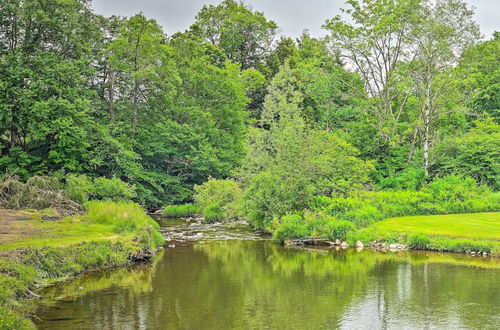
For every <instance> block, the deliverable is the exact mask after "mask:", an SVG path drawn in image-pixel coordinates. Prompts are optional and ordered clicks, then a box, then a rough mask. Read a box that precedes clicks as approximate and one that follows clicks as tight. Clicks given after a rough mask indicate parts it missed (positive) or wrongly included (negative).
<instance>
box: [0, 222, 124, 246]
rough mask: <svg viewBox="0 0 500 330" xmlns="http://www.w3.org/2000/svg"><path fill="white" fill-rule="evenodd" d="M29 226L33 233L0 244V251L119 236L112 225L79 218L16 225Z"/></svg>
mask: <svg viewBox="0 0 500 330" xmlns="http://www.w3.org/2000/svg"><path fill="white" fill-rule="evenodd" d="M24 225H26V226H28V225H29V226H31V227H33V228H34V229H35V232H34V234H33V235H32V236H31V237H29V238H26V239H20V240H17V241H14V242H10V243H6V244H2V245H0V251H6V250H15V249H23V248H28V247H29V248H43V247H63V246H67V245H71V244H77V243H80V242H85V241H101V240H114V239H116V238H118V237H119V235H118V234H117V233H115V232H114V229H113V226H111V225H103V224H93V223H90V222H87V221H85V220H83V219H79V218H73V219H71V218H68V219H65V220H62V221H50V222H42V221H29V220H28V221H19V223H18V224H17V226H20V227H22V226H24Z"/></svg>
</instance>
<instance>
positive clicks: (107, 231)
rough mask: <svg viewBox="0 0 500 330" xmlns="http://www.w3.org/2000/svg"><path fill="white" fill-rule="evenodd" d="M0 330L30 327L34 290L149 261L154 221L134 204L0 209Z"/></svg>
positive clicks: (154, 247)
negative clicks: (72, 210) (62, 210)
mask: <svg viewBox="0 0 500 330" xmlns="http://www.w3.org/2000/svg"><path fill="white" fill-rule="evenodd" d="M0 225H1V228H2V232H1V233H0V244H1V245H0V329H33V328H34V326H33V324H32V323H31V321H29V320H28V319H27V316H29V315H30V312H31V309H32V307H33V304H32V303H31V301H32V299H36V298H37V296H36V294H34V293H33V292H32V291H33V290H34V289H35V288H38V287H42V286H46V285H49V284H51V283H54V282H57V281H61V280H65V279H68V278H70V277H73V276H76V275H79V274H82V273H85V272H89V271H94V270H101V269H105V268H110V267H119V266H125V265H130V264H132V263H134V262H137V261H142V260H148V259H150V258H151V257H152V256H154V255H155V253H156V252H157V251H158V249H159V248H160V247H161V246H162V245H163V237H162V235H161V234H160V233H159V231H158V229H159V226H158V224H157V223H156V222H155V221H154V220H153V219H152V218H150V217H149V216H147V215H146V214H145V213H144V211H143V210H142V209H141V208H140V206H139V205H137V204H133V203H110V202H92V203H89V204H88V205H87V213H85V214H82V215H75V216H70V217H64V218H61V217H59V216H58V215H57V213H56V211H54V210H46V211H13V210H0Z"/></svg>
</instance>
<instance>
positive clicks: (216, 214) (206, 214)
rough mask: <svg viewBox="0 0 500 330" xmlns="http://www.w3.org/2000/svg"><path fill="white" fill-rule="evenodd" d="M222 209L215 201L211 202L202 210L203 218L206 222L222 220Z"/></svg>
mask: <svg viewBox="0 0 500 330" xmlns="http://www.w3.org/2000/svg"><path fill="white" fill-rule="evenodd" d="M224 219H225V217H224V211H223V210H222V207H220V205H219V204H217V203H212V204H210V205H208V206H207V207H205V209H204V210H203V220H204V221H205V222H208V223H214V222H219V221H223V220H224Z"/></svg>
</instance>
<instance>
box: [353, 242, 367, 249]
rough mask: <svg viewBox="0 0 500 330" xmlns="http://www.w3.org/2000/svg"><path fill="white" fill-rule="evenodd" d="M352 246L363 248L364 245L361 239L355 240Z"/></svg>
mask: <svg viewBox="0 0 500 330" xmlns="http://www.w3.org/2000/svg"><path fill="white" fill-rule="evenodd" d="M354 246H355V247H356V248H364V247H365V246H364V245H363V243H362V242H361V241H357V242H356V245H354Z"/></svg>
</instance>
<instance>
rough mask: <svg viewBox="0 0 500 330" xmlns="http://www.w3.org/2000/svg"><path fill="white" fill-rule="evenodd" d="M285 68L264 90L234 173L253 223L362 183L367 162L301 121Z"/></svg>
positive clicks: (297, 98) (297, 93)
mask: <svg viewBox="0 0 500 330" xmlns="http://www.w3.org/2000/svg"><path fill="white" fill-rule="evenodd" d="M296 82H297V81H296V79H295V77H294V76H293V70H292V69H291V68H290V67H289V66H288V64H287V63H285V65H284V66H282V67H281V69H280V71H279V72H278V73H277V74H276V76H275V77H274V79H273V80H272V81H271V83H270V85H269V91H268V95H267V96H266V100H265V102H264V112H263V118H262V121H263V123H264V125H263V126H264V127H265V128H260V129H257V128H256V129H254V130H253V131H251V134H250V139H251V140H250V142H249V144H248V148H249V150H248V153H247V157H246V159H245V161H244V163H243V169H242V172H241V173H240V177H241V179H242V181H243V182H244V183H245V184H246V185H247V187H248V188H247V193H246V205H247V212H248V214H249V217H250V218H251V219H252V220H253V221H254V224H255V225H257V226H260V227H267V226H269V224H270V221H271V220H272V219H273V217H281V216H283V215H285V214H286V213H287V212H294V211H299V210H303V209H305V208H307V206H308V203H309V202H310V200H311V198H312V197H313V196H315V195H327V196H329V195H338V194H345V193H348V192H349V191H351V190H352V189H359V188H360V187H361V184H362V183H365V182H367V181H368V173H369V171H370V170H371V169H372V166H371V164H370V163H368V162H365V161H362V160H360V159H358V158H356V155H357V153H358V151H357V150H356V149H355V148H354V147H352V146H351V145H350V144H348V143H347V142H345V141H343V140H342V139H340V138H339V137H337V136H336V135H335V134H333V133H331V132H328V131H326V130H319V129H315V128H313V126H311V125H309V124H308V123H307V122H306V120H304V114H303V110H302V109H301V106H300V105H301V104H302V102H303V98H304V95H303V94H302V93H301V92H300V91H299V90H298V89H297V85H296Z"/></svg>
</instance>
